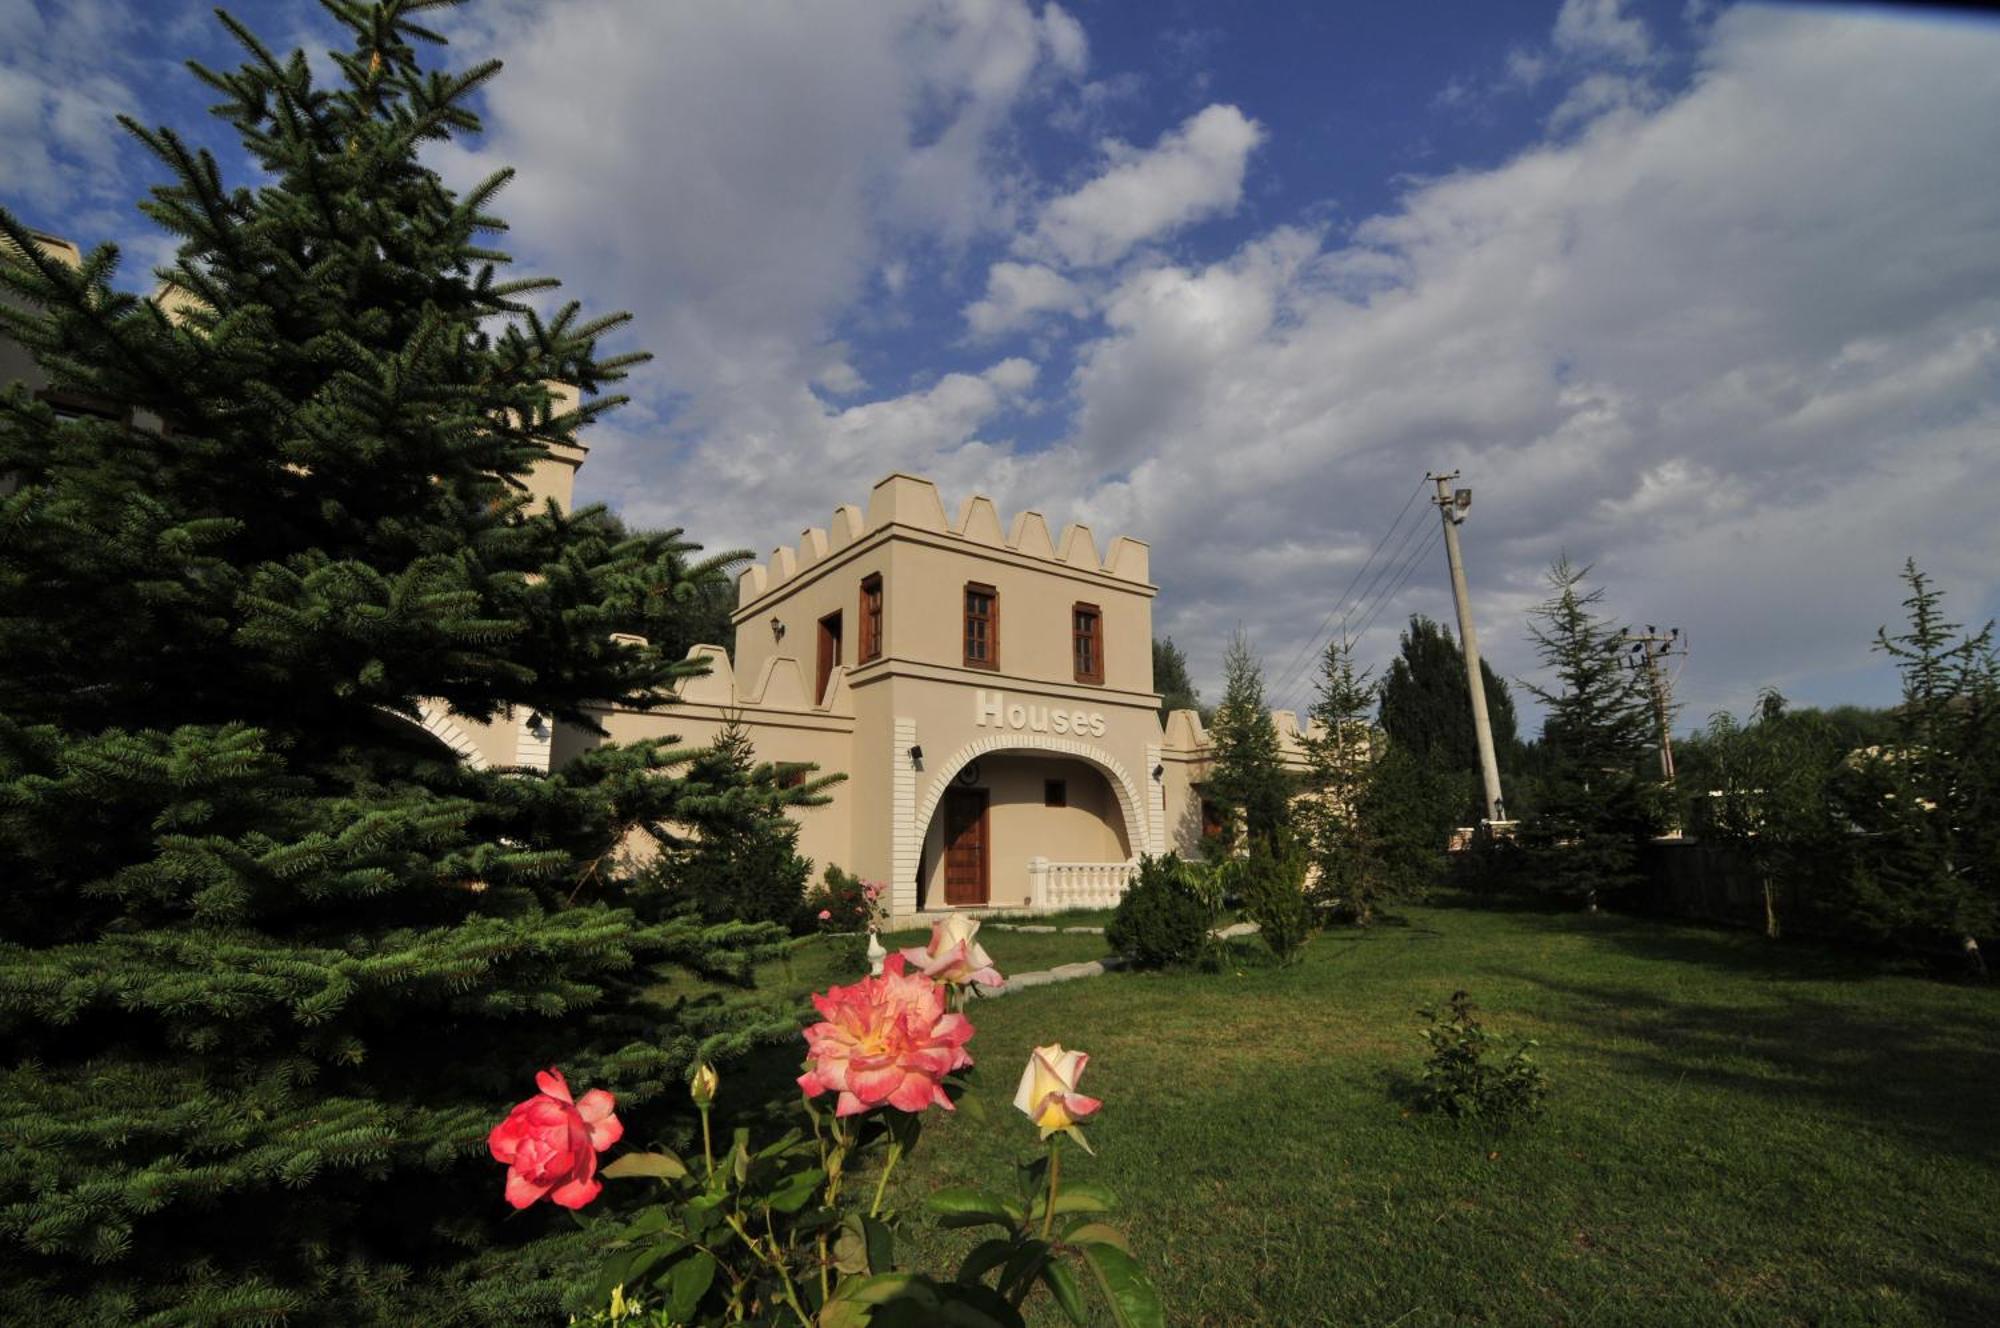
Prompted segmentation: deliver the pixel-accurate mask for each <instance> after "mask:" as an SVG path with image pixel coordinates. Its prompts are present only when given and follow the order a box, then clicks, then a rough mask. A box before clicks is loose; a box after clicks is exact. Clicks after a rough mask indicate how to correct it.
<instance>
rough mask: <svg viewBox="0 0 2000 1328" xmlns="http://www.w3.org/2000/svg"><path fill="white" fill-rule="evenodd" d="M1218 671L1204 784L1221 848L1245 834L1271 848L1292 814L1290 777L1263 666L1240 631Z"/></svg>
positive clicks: (1231, 639)
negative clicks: (1218, 697)
mask: <svg viewBox="0 0 2000 1328" xmlns="http://www.w3.org/2000/svg"><path fill="white" fill-rule="evenodd" d="M1222 670H1223V694H1222V704H1221V705H1219V706H1217V707H1216V708H1215V722H1214V723H1213V724H1212V725H1210V727H1209V740H1210V742H1211V743H1212V744H1213V747H1214V751H1215V757H1214V764H1213V765H1212V766H1211V767H1210V769H1209V776H1208V783H1207V785H1206V786H1205V787H1204V789H1203V793H1204V795H1205V796H1206V797H1207V798H1208V799H1209V800H1210V801H1211V802H1213V803H1214V804H1215V807H1216V810H1217V812H1218V813H1219V814H1220V816H1221V818H1222V833H1221V834H1220V835H1219V836H1218V838H1219V839H1220V840H1221V841H1222V842H1221V844H1220V845H1219V847H1220V848H1221V849H1223V850H1224V851H1225V852H1226V851H1228V850H1230V849H1233V848H1234V847H1235V846H1236V844H1237V843H1238V841H1239V839H1240V838H1241V837H1242V836H1246V835H1247V836H1248V837H1249V839H1250V840H1251V841H1252V842H1259V841H1261V842H1262V843H1263V844H1265V845H1266V846H1267V847H1270V848H1275V847H1276V846H1277V837H1278V832H1279V830H1280V829H1282V828H1283V827H1284V826H1285V825H1286V824H1287V823H1288V821H1289V819H1290V801H1291V794H1292V786H1291V785H1292V781H1291V777H1290V776H1289V775H1287V774H1286V773H1285V768H1284V766H1283V765H1282V764H1280V761H1279V753H1278V729H1277V725H1276V724H1274V723H1273V722H1272V720H1271V711H1270V707H1268V706H1267V705H1266V704H1265V702H1264V670H1263V666H1262V665H1261V664H1259V663H1258V661H1257V657H1256V656H1255V655H1254V654H1252V653H1251V651H1250V643H1249V642H1248V641H1247V640H1245V639H1244V636H1243V634H1242V633H1241V632H1238V633H1237V634H1236V635H1235V636H1234V637H1232V638H1230V642H1229V651H1228V653H1227V654H1226V655H1224V656H1223V660H1222ZM1239 823H1240V824H1239Z"/></svg>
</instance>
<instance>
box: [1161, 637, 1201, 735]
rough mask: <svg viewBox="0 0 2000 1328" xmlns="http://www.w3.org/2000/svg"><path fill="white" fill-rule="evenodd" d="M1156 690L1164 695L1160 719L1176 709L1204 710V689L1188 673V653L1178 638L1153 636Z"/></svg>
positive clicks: (1165, 717) (1164, 719)
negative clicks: (1175, 642)
mask: <svg viewBox="0 0 2000 1328" xmlns="http://www.w3.org/2000/svg"><path fill="white" fill-rule="evenodd" d="M1153 690H1154V691H1156V692H1158V693H1159V694H1160V722H1161V723H1162V724H1164V723H1166V722H1167V716H1168V715H1171V714H1172V713H1173V712H1174V711H1176V710H1195V711H1199V710H1200V709H1201V689H1200V688H1198V687H1196V686H1195V685H1194V680H1193V679H1192V678H1190V677H1189V676H1188V664H1187V656H1186V655H1185V654H1184V653H1182V651H1181V648H1180V647H1179V646H1177V645H1175V644H1174V639H1173V638H1172V637H1171V636H1168V637H1155V638H1154V639H1153Z"/></svg>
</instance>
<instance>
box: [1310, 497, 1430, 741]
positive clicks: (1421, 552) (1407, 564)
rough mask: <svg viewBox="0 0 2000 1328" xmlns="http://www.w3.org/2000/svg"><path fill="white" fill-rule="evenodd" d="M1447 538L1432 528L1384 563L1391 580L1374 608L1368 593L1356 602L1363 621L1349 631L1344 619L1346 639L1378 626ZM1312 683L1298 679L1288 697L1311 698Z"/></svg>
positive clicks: (1355, 607) (1384, 585)
mask: <svg viewBox="0 0 2000 1328" xmlns="http://www.w3.org/2000/svg"><path fill="white" fill-rule="evenodd" d="M1443 538H1444V532H1443V528H1442V527H1434V528H1432V530H1431V533H1430V537H1429V538H1428V539H1426V540H1424V541H1423V543H1421V544H1419V545H1417V546H1416V547H1415V548H1414V549H1411V550H1410V551H1409V553H1408V554H1407V556H1404V557H1402V558H1401V559H1400V560H1399V561H1398V560H1394V559H1392V560H1391V561H1390V562H1389V563H1387V564H1385V565H1384V569H1383V570H1384V571H1385V572H1387V573H1389V575H1388V577H1387V580H1386V581H1385V582H1383V583H1382V586H1383V588H1382V591H1381V593H1380V594H1378V595H1376V596H1375V597H1374V601H1373V607H1372V608H1370V607H1369V599H1368V598H1367V597H1365V596H1364V597H1363V598H1362V599H1360V600H1357V601H1356V602H1355V605H1354V609H1353V615H1354V617H1356V618H1357V619H1359V621H1358V623H1357V625H1356V626H1355V628H1354V630H1353V631H1352V632H1347V631H1346V623H1347V619H1346V618H1343V619H1342V620H1341V624H1342V633H1343V635H1344V636H1345V637H1346V639H1348V640H1350V641H1356V640H1359V639H1360V638H1361V637H1362V636H1363V635H1365V634H1366V633H1367V631H1368V629H1369V628H1370V627H1373V626H1374V625H1375V620H1376V619H1377V618H1379V617H1381V616H1382V612H1383V610H1384V609H1386V608H1388V607H1389V605H1391V604H1392V603H1394V602H1395V599H1396V596H1397V595H1399V594H1400V593H1402V589H1403V587H1404V586H1406V585H1408V584H1409V581H1410V578H1411V577H1412V576H1414V575H1415V574H1416V570H1417V568H1419V567H1421V566H1422V565H1423V563H1424V560H1425V559H1426V558H1428V557H1429V556H1430V553H1431V551H1432V550H1433V549H1435V548H1437V546H1438V541H1439V540H1441V539H1443ZM1407 543H1408V541H1407V540H1405V544H1407ZM1401 552H1402V549H1401V547H1400V546H1399V548H1398V553H1401ZM1311 682H1312V677H1311V675H1310V674H1308V675H1306V676H1304V677H1302V678H1300V679H1298V681H1297V682H1296V683H1295V684H1294V685H1293V687H1292V689H1291V692H1290V693H1289V694H1288V700H1289V701H1290V702H1291V703H1292V705H1294V706H1296V705H1298V704H1300V703H1301V702H1302V701H1303V700H1304V699H1306V698H1308V697H1310V695H1311V692H1310V684H1311ZM1301 693H1303V695H1301Z"/></svg>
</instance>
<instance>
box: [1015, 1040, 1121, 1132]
mask: <svg viewBox="0 0 2000 1328" xmlns="http://www.w3.org/2000/svg"><path fill="white" fill-rule="evenodd" d="M1089 1063H1090V1057H1089V1056H1088V1055H1087V1054H1085V1053H1084V1052H1081V1051H1064V1050H1063V1046H1062V1043H1060V1042H1057V1043H1054V1044H1052V1045H1050V1046H1046V1047H1036V1048H1035V1050H1034V1052H1033V1054H1031V1055H1030V1056H1029V1057H1028V1068H1027V1069H1025V1070H1023V1071H1022V1072H1021V1086H1020V1087H1019V1088H1017V1089H1015V1090H1014V1106H1015V1107H1016V1108H1017V1109H1018V1110H1019V1111H1021V1112H1022V1113H1023V1114H1024V1115H1026V1116H1027V1118H1028V1119H1029V1120H1031V1121H1033V1122H1034V1123H1035V1124H1036V1125H1038V1126H1040V1127H1041V1131H1042V1138H1044V1139H1046V1138H1048V1137H1049V1136H1050V1135H1052V1134H1056V1133H1058V1132H1061V1133H1064V1134H1067V1135H1069V1136H1070V1137H1071V1138H1072V1139H1074V1140H1076V1141H1077V1142H1078V1143H1080V1144H1082V1143H1083V1134H1082V1132H1081V1131H1079V1130H1078V1129H1077V1128H1076V1125H1077V1122H1078V1121H1081V1120H1087V1119H1088V1118H1090V1117H1091V1116H1094V1115H1096V1114H1097V1109H1098V1108H1099V1107H1101V1106H1103V1105H1104V1104H1103V1103H1102V1102H1100V1101H1098V1100H1097V1099H1096V1098H1094V1097H1085V1096H1084V1095H1083V1094H1081V1093H1079V1092H1077V1091H1076V1084H1077V1080H1079V1079H1081V1078H1082V1077H1083V1067H1084V1066H1086V1065H1088V1064H1089ZM1084 1147H1085V1148H1088V1147H1089V1145H1088V1144H1084Z"/></svg>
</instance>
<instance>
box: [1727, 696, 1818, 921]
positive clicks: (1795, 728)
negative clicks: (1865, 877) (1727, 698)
mask: <svg viewBox="0 0 2000 1328" xmlns="http://www.w3.org/2000/svg"><path fill="white" fill-rule="evenodd" d="M1704 746H1705V748H1706V750H1705V751H1704V753H1703V755H1704V758H1705V759H1704V761H1703V763H1702V764H1703V768H1704V773H1705V774H1706V779H1705V780H1704V782H1703V784H1702V785H1701V788H1702V791H1703V794H1704V796H1703V797H1702V799H1701V801H1700V805H1699V806H1698V807H1697V808H1696V810H1697V812H1698V814H1699V817H1700V819H1699V821H1698V822H1697V823H1696V831H1695V832H1696V833H1697V834H1699V835H1702V836H1704V837H1706V838H1708V839H1711V840H1714V841H1716V842H1719V843H1724V844H1728V845H1730V846H1731V847H1733V848H1734V849H1736V851H1737V852H1738V853H1739V854H1741V855H1742V857H1743V860H1744V861H1746V862H1748V863H1749V864H1750V867H1751V870H1753V871H1754V872H1756V874H1757V877H1758V883H1759V886H1760V888H1761V890H1762V892H1763V897H1764V934H1765V935H1767V936H1769V937H1771V938H1772V939H1774V940H1775V939H1776V938H1777V937H1778V935H1779V933H1780V931H1781V930H1782V928H1783V923H1782V921H1781V919H1780V918H1779V916H1778V908H1777V891H1776V889H1775V886H1776V883H1777V881H1778V880H1779V879H1780V878H1783V877H1786V876H1799V875H1804V874H1806V873H1809V872H1812V871H1813V870H1814V869H1815V867H1816V866H1818V865H1819V864H1820V863H1822V862H1824V861H1825V860H1826V859H1827V857H1828V855H1829V854H1830V853H1833V852H1837V851H1838V850H1839V848H1840V847H1841V843H1842V841H1844V840H1846V839H1848V838H1849V832H1848V827H1847V823H1846V821H1845V819H1844V818H1842V817H1840V816H1839V815H1838V814H1837V812H1836V809H1835V807H1834V804H1833V799H1832V798H1831V797H1830V791H1829V781H1830V780H1831V778H1832V776H1833V774H1834V772H1835V770H1837V769H1838V768H1839V765H1840V760H1841V758H1842V757H1843V756H1845V755H1846V753H1847V748H1846V747H1844V746H1843V745H1841V743H1840V741H1839V739H1838V738H1837V736H1836V735H1835V734H1834V733H1833V732H1832V730H1831V729H1830V728H1829V727H1828V726H1827V725H1826V723H1825V722H1824V721H1823V720H1822V718H1821V717H1820V716H1819V715H1818V714H1817V713H1816V712H1812V711H1805V712H1801V713H1798V714H1793V713H1789V712H1787V711H1786V709H1785V704H1784V698H1783V697H1781V696H1779V695H1778V694H1777V693H1776V692H1769V691H1767V692H1765V693H1764V695H1763V698H1762V701H1761V703H1760V705H1759V707H1758V711H1757V714H1756V715H1755V716H1754V717H1753V718H1752V719H1751V721H1750V722H1749V723H1748V724H1739V723H1737V721H1736V719H1735V717H1734V716H1732V715H1729V714H1728V713H1726V712H1725V713H1720V714H1716V715H1714V716H1712V717H1711V718H1710V719H1709V725H1708V733H1707V735H1706V741H1705V743H1704Z"/></svg>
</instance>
